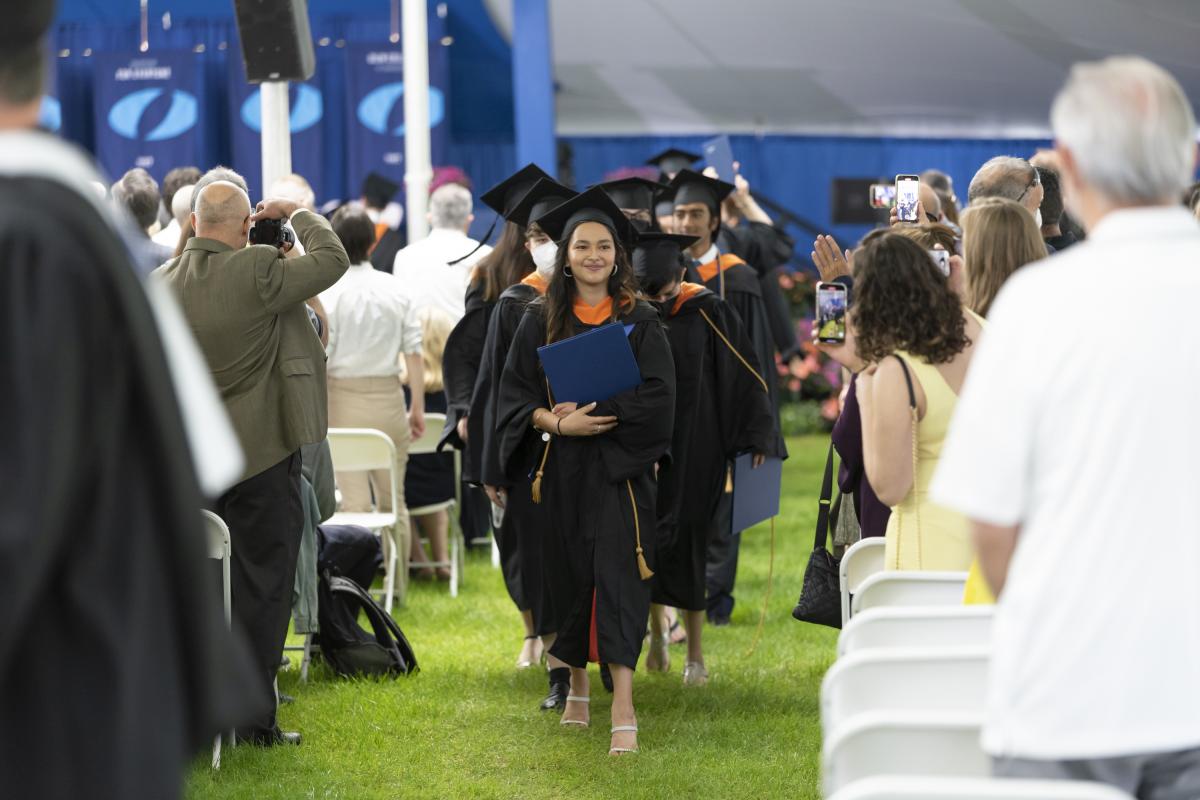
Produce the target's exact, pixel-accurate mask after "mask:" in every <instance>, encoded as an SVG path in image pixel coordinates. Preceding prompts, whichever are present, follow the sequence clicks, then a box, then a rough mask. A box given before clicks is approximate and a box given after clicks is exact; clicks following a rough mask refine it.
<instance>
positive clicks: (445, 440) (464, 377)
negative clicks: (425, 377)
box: [438, 283, 496, 484]
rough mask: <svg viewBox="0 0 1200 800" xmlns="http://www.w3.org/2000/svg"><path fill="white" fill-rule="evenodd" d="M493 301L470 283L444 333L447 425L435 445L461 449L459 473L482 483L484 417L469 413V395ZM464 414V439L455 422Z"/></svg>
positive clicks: (443, 368)
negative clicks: (457, 317)
mask: <svg viewBox="0 0 1200 800" xmlns="http://www.w3.org/2000/svg"><path fill="white" fill-rule="evenodd" d="M495 307H496V304H495V303H489V302H487V301H485V300H484V299H483V287H482V286H479V285H476V284H475V283H472V284H471V285H470V286H468V287H467V297H466V311H465V313H464V314H463V317H462V319H460V320H459V321H458V324H457V325H455V326H454V330H452V331H450V335H449V336H448V337H446V347H445V349H444V350H443V352H442V383H443V386H444V387H445V388H444V391H445V393H446V426H445V427H444V428H443V429H442V438H441V439H440V440H438V449H439V450H441V449H443V448H444V447H446V446H447V445H450V446H452V447H454V448H455V449H457V450H461V451H462V477H463V480H464V481H466V482H468V483H473V484H481V483H483V480H482V474H483V470H482V465H481V459H482V455H483V418H482V417H480V418H478V419H476V418H472V417H471V416H469V412H470V410H471V398H472V396H473V395H474V393H475V384H476V381H477V379H478V378H479V370H480V365H481V363H482V361H483V346H484V340H485V338H486V337H487V329H488V320H490V319H491V317H492V311H493V309H495ZM464 416H465V417H467V441H466V442H464V441H463V440H462V439H461V438H460V437H459V435H458V423H459V420H461V419H462V418H463V417H464Z"/></svg>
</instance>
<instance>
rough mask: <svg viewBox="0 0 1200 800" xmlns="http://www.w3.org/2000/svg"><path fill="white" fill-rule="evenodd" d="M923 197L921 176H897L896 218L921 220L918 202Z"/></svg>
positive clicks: (909, 220)
mask: <svg viewBox="0 0 1200 800" xmlns="http://www.w3.org/2000/svg"><path fill="white" fill-rule="evenodd" d="M920 199H921V178H920V177H919V176H917V175H897V176H896V219H898V220H900V221H901V222H919V221H920V218H919V217H920V215H919V214H918V213H917V203H918V202H920Z"/></svg>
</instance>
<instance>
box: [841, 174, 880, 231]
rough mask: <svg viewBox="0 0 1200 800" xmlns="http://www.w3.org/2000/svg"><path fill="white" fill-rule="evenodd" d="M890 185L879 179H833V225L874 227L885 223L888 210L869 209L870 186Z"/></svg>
mask: <svg viewBox="0 0 1200 800" xmlns="http://www.w3.org/2000/svg"><path fill="white" fill-rule="evenodd" d="M872 183H891V181H890V180H887V179H883V180H880V179H879V178H834V179H833V184H832V186H831V187H830V188H831V190H832V191H831V192H830V195H831V197H830V198H829V199H830V201H831V202H830V208H831V210H832V211H833V214H832V217H833V224H834V225H874V224H876V223H878V222H887V220H888V210H887V209H886V208H884V209H878V208H872V207H871V184H872Z"/></svg>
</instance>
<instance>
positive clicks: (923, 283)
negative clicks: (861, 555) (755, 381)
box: [822, 231, 981, 570]
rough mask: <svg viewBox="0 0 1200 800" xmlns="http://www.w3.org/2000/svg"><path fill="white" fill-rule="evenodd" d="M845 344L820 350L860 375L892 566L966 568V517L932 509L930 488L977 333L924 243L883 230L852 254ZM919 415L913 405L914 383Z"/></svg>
mask: <svg viewBox="0 0 1200 800" xmlns="http://www.w3.org/2000/svg"><path fill="white" fill-rule="evenodd" d="M854 290H855V291H854V296H853V301H852V304H851V307H850V316H849V323H850V324H849V325H848V326H847V334H846V343H845V344H844V345H837V346H829V345H822V349H824V350H825V351H826V352H828V353H829V354H830V355H831V356H832V357H833V358H835V359H837V360H838V361H839V362H841V363H842V364H843V365H845V366H846V367H847V368H849V369H850V370H851V371H853V372H856V373H858V379H857V388H858V402H859V407H860V409H861V413H862V437H863V457H864V461H865V466H866V473H867V478H868V480H869V481H870V484H871V487H872V488H873V489H874V490H875V493H876V494H877V495H878V496H879V499H880V500H881V501H883V502H884V503H885V504H886V505H888V506H890V507H891V509H892V515H891V517H890V518H889V520H888V525H887V533H886V539H887V547H886V551H885V563H886V567H887V568H888V569H904V570H922V569H923V570H965V569H967V567H968V566H969V565H970V563H971V557H972V551H971V543H970V539H969V535H968V529H967V522H966V520H965V518H963V517H962V516H960V515H959V514H956V513H954V512H952V511H950V510H948V509H946V508H943V507H941V506H938V505H936V504H934V503H932V502H931V501H930V500H929V497H928V490H929V484H930V482H931V481H932V479H933V474H934V472H935V471H936V469H937V464H938V459H939V458H940V455H941V449H942V443H943V441H944V440H945V438H946V430H947V428H948V427H949V424H950V418H951V417H952V416H953V415H954V407H955V404H956V403H957V400H958V392H959V390H960V389H961V388H962V384H963V380H964V378H965V377H966V374H967V367H968V366H969V365H970V362H971V354H972V352H973V350H974V343H975V341H976V340H977V339H978V337H979V334H980V331H981V328H980V324H979V321H978V318H977V317H975V316H974V315H972V314H971V313H970V312H969V311H967V310H966V309H965V308H964V307H963V304H962V301H961V300H960V299H959V296H958V294H956V293H955V291H954V290H953V288H951V286H950V284H949V281H948V280H947V278H946V276H945V275H944V274H942V272H941V271H940V270H939V269H938V267H937V265H936V264H934V262H933V259H931V258H930V257H929V254H928V253H927V252H926V251H925V248H923V247H922V246H921V245H920V244H918V243H917V242H916V241H914V240H912V239H911V238H908V237H906V236H903V235H900V234H897V233H894V232H889V231H879V232H876V233H872V234H870V235H868V236H867V237H866V238H865V239H863V242H862V245H861V247H860V248H859V249H858V251H856V252H855V254H854ZM910 380H911V383H912V394H913V396H914V398H915V401H916V411H915V413H913V411H912V410H911V408H910V402H909V388H908V382H909V381H910Z"/></svg>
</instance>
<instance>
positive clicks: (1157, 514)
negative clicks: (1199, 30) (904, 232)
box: [933, 57, 1200, 798]
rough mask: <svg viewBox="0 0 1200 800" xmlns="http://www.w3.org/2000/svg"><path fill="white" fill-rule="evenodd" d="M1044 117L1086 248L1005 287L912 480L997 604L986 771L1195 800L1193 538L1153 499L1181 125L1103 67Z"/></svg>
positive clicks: (1168, 421) (1191, 155)
mask: <svg viewBox="0 0 1200 800" xmlns="http://www.w3.org/2000/svg"><path fill="white" fill-rule="evenodd" d="M1050 120H1051V127H1052V128H1053V131H1054V139H1055V142H1056V148H1057V151H1058V154H1059V156H1060V157H1061V166H1062V170H1061V172H1060V173H1059V177H1060V179H1061V182H1062V185H1063V188H1064V190H1065V192H1064V194H1065V196H1066V198H1067V203H1068V205H1069V207H1070V208H1071V210H1072V212H1073V214H1074V216H1075V217H1076V218H1077V219H1078V220H1079V221H1080V222H1081V223H1082V224H1083V226H1084V228H1085V229H1086V230H1087V232H1088V238H1087V239H1086V240H1085V241H1083V242H1080V243H1079V244H1077V245H1074V246H1072V247H1071V248H1070V249H1068V250H1067V252H1065V253H1062V254H1061V255H1058V256H1055V257H1054V258H1053V259H1050V260H1048V261H1046V262H1045V263H1043V264H1039V265H1038V266H1037V268H1036V269H1028V270H1021V271H1020V272H1019V273H1018V274H1017V275H1015V276H1013V277H1012V279H1010V280H1009V282H1008V283H1007V284H1006V285H1005V287H1004V290H1003V291H1002V292H1001V293H1000V296H999V297H998V298H997V300H996V302H995V304H994V305H993V306H992V308H991V310H990V311H989V314H988V323H989V324H988V332H987V336H986V337H985V338H984V341H983V344H982V346H981V348H980V350H979V353H978V356H977V357H976V358H975V360H974V363H973V364H972V366H971V375H970V379H969V380H968V381H967V385H966V387H965V389H964V390H963V392H962V398H961V400H960V402H959V405H958V411H957V414H956V416H955V419H954V424H953V426H952V430H951V432H950V436H949V438H948V440H947V443H946V448H945V453H944V455H943V458H942V463H941V468H940V469H939V471H938V473H937V477H936V480H935V481H934V485H933V498H934V500H935V501H937V502H939V503H943V504H946V505H947V506H949V507H951V508H954V509H956V510H957V511H959V512H961V513H963V514H965V515H966V516H967V517H969V518H970V520H971V528H972V531H973V538H974V541H975V545H976V548H977V551H978V553H979V560H980V564H981V566H982V568H983V573H984V575H985V576H986V577H987V579H988V582H989V583H990V584H991V586H992V588H993V589H994V590H995V592H996V594H997V596H998V604H997V607H996V614H995V622H994V628H993V632H994V635H993V637H992V656H991V663H990V665H989V670H988V672H989V677H988V682H989V687H988V699H987V705H986V711H985V714H984V727H983V736H982V742H981V743H982V746H983V749H984V750H985V751H986V752H987V753H988V754H990V755H991V756H992V759H993V761H992V764H993V771H994V773H995V774H996V775H997V776H1000V777H1005V778H1036V779H1073V780H1089V781H1099V782H1102V783H1107V784H1110V785H1113V786H1115V787H1116V788H1118V789H1120V790H1121V791H1123V792H1126V793H1128V794H1130V795H1136V796H1137V797H1139V798H1192V797H1200V692H1197V691H1196V690H1195V679H1196V675H1197V674H1200V637H1197V636H1195V635H1194V633H1195V632H1196V631H1197V630H1200V525H1198V523H1197V521H1196V513H1195V499H1194V496H1193V494H1192V493H1191V492H1190V491H1174V490H1172V489H1171V488H1170V487H1191V486H1196V485H1197V484H1198V483H1200V461H1198V460H1197V458H1196V443H1197V437H1196V435H1195V431H1196V425H1195V418H1196V409H1197V407H1200V382H1198V381H1197V380H1196V372H1195V359H1194V355H1195V354H1196V353H1197V352H1200V325H1198V324H1197V322H1196V317H1195V308H1194V307H1195V301H1196V289H1197V286H1198V277H1197V271H1196V268H1197V265H1198V264H1200V226H1197V225H1196V221H1195V220H1194V219H1193V218H1192V217H1190V216H1189V215H1188V213H1187V212H1186V211H1184V210H1183V209H1181V208H1179V205H1178V203H1179V196H1180V192H1182V191H1183V189H1184V187H1186V186H1187V185H1188V183H1189V182H1190V181H1191V180H1192V176H1193V174H1194V173H1193V171H1194V169H1195V167H1196V151H1197V147H1196V122H1195V117H1194V116H1193V112H1192V109H1191V106H1190V104H1189V103H1188V100H1187V96H1186V95H1185V93H1184V91H1183V89H1182V88H1181V87H1180V85H1179V84H1178V83H1177V82H1176V81H1175V79H1174V78H1172V77H1171V76H1170V75H1169V74H1168V73H1167V72H1165V71H1164V70H1163V69H1161V68H1159V67H1157V66H1155V65H1154V64H1151V63H1150V62H1148V61H1146V60H1144V59H1141V58H1137V57H1120V58H1110V59H1106V60H1104V61H1100V62H1093V63H1085V64H1078V65H1076V66H1075V67H1074V68H1073V69H1072V70H1071V73H1070V75H1069V77H1068V78H1067V83H1066V85H1065V86H1064V87H1063V89H1062V90H1061V91H1060V92H1059V94H1058V96H1057V97H1056V98H1055V100H1054V104H1053V107H1052V109H1051V114H1050ZM1141 276H1145V277H1144V282H1143V281H1142V280H1141ZM1146 314H1148V316H1147V315H1146ZM1114 320H1117V321H1119V329H1117V330H1114V329H1113V321H1114ZM1185 354H1186V355H1185ZM1122 364H1137V365H1138V368H1139V370H1141V371H1142V373H1143V374H1145V375H1152V376H1153V380H1154V391H1153V396H1152V398H1151V403H1152V405H1151V407H1149V408H1148V407H1147V405H1146V402H1147V395H1146V387H1145V385H1144V384H1143V383H1142V382H1140V381H1129V380H1120V379H1119V375H1118V374H1117V373H1116V372H1115V370H1116V369H1117V368H1118V367H1119V365H1122ZM1167 476H1169V477H1167ZM1164 478H1166V480H1167V481H1168V482H1169V484H1170V486H1169V487H1166V488H1164ZM1137 532H1147V534H1146V535H1151V532H1152V535H1153V546H1150V547H1142V546H1140V544H1141V542H1140V541H1139V540H1138V539H1137V538H1136V536H1137ZM1131 537H1134V538H1131ZM1101 698H1102V700H1101ZM1098 702H1101V703H1102V704H1103V713H1097V708H1098V706H1097V703H1098Z"/></svg>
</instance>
